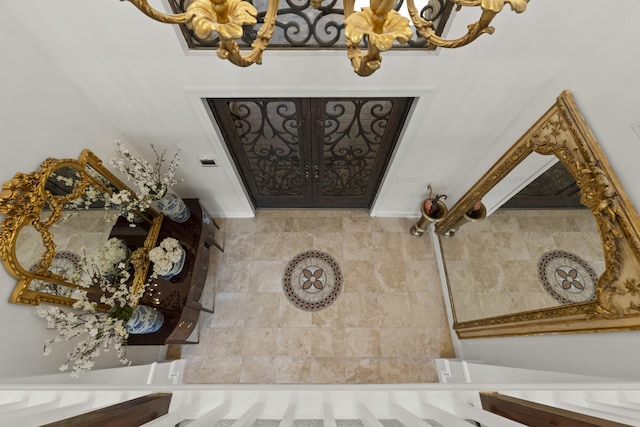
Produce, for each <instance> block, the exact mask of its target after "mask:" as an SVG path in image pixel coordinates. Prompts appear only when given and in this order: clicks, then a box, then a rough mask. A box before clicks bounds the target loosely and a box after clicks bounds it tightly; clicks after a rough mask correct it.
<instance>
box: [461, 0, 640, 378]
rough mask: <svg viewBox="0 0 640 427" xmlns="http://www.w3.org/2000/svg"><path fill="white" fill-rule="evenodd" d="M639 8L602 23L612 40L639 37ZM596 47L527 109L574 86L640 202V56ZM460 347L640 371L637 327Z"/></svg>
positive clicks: (592, 369) (481, 355) (489, 354)
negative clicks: (636, 126) (639, 126)
mask: <svg viewBox="0 0 640 427" xmlns="http://www.w3.org/2000/svg"><path fill="white" fill-rule="evenodd" d="M532 4H533V3H532ZM639 13H640V11H639V10H635V11H634V13H629V14H625V13H622V14H618V16H617V18H616V25H615V26H613V27H608V28H607V30H606V31H604V33H603V34H606V37H605V38H606V39H607V40H609V41H611V40H624V39H625V38H629V37H631V38H633V39H636V40H637V39H638V36H639V34H638V27H637V23H636V20H637V18H638V15H639ZM594 26H596V27H597V25H595V24H594ZM598 47H599V46H598V45H595V46H594V45H591V46H588V45H584V46H581V47H580V48H579V50H577V51H575V52H572V54H571V61H569V63H568V64H567V66H566V67H565V69H564V70H563V72H562V73H561V74H560V75H558V76H557V77H555V78H553V79H552V80H550V81H549V84H548V88H547V90H545V93H541V94H540V97H539V98H536V99H535V100H533V101H532V102H531V106H530V107H529V108H528V109H527V112H528V114H529V115H532V114H533V112H534V111H537V112H538V113H537V114H538V115H541V114H542V113H543V112H544V111H546V109H547V108H548V106H550V102H549V101H551V99H550V98H551V95H552V94H556V93H559V92H560V91H561V90H562V89H565V88H566V89H570V90H571V91H572V92H573V94H574V98H575V100H576V103H577V104H578V107H579V109H580V111H581V112H582V114H583V116H584V117H585V119H586V121H587V123H588V125H589V126H590V128H591V129H592V131H593V132H594V134H595V136H596V138H597V140H598V141H599V143H600V145H601V146H602V149H603V151H604V152H605V154H606V155H607V157H608V158H609V161H610V163H611V165H612V167H613V168H614V170H615V171H616V173H617V174H618V177H619V178H620V180H621V182H622V185H623V186H624V187H625V189H626V191H627V193H628V195H629V196H630V198H631V200H632V202H633V203H634V205H635V207H636V209H638V208H639V207H640V185H638V179H637V177H638V166H637V163H638V160H639V159H640V139H638V136H637V135H636V134H635V133H634V132H633V130H632V128H631V124H632V123H633V122H636V121H637V120H638V119H639V118H640V96H638V95H639V94H640V88H639V86H638V84H639V83H638V70H639V69H640V56H638V55H632V54H626V53H624V50H622V49H614V48H612V47H604V46H600V48H598ZM532 118H533V119H535V117H532ZM531 123H533V122H531ZM513 127H514V126H511V128H510V129H511V130H510V134H512V135H513V138H514V139H513V140H514V141H515V138H517V136H519V135H518V133H519V134H522V133H523V132H524V131H525V130H526V128H527V127H526V126H522V125H520V130H519V131H518V132H516V131H515V130H514V129H513ZM496 159H497V157H496ZM459 348H460V350H461V352H462V354H461V355H459V357H462V358H465V359H467V360H482V361H484V362H486V363H489V364H494V365H504V366H511V367H521V368H531V369H541V370H549V371H560V372H568V373H576V374H583V375H595V376H606V377H615V378H620V379H640V370H639V369H636V368H635V366H636V365H637V360H636V359H637V358H636V355H637V354H638V351H640V332H638V331H632V332H615V333H598V334H576V335H545V336H533V337H512V338H492V339H467V340H461V343H460V347H459Z"/></svg>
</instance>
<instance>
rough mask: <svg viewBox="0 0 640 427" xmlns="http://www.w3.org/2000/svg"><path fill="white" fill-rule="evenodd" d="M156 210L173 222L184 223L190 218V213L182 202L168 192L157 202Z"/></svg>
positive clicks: (178, 197)
mask: <svg viewBox="0 0 640 427" xmlns="http://www.w3.org/2000/svg"><path fill="white" fill-rule="evenodd" d="M158 210H160V212H162V214H163V215H164V216H166V217H168V218H170V219H171V220H173V221H175V222H185V221H186V220H188V219H189V217H190V216H191V211H190V210H189V208H188V207H187V205H186V204H185V203H184V200H182V199H181V198H180V196H178V195H176V194H174V193H172V192H170V191H167V192H166V193H165V195H164V196H162V198H161V199H160V200H158Z"/></svg>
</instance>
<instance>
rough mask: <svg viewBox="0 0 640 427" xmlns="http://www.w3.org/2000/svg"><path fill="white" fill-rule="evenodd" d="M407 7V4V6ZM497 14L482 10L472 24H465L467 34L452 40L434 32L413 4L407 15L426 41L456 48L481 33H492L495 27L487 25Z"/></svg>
mask: <svg viewBox="0 0 640 427" xmlns="http://www.w3.org/2000/svg"><path fill="white" fill-rule="evenodd" d="M409 3H411V4H413V1H412V0H407V5H409ZM408 7H409V6H408ZM496 15H497V12H492V11H489V10H483V11H482V15H481V16H480V19H479V20H478V21H477V22H474V23H473V24H470V25H468V26H467V29H468V30H467V34H465V35H464V36H462V37H460V38H457V39H454V40H444V39H442V38H440V37H438V35H437V34H436V32H435V30H434V29H433V23H432V22H431V21H426V20H425V19H423V18H421V17H420V16H419V15H418V13H417V10H416V9H415V6H414V7H413V10H412V8H411V7H409V16H410V17H411V21H413V25H415V27H416V32H417V33H418V34H419V35H420V36H421V37H424V38H425V39H427V41H428V42H429V43H431V44H433V45H436V46H439V47H445V48H456V47H461V46H465V45H468V44H469V43H471V42H472V41H474V40H475V39H477V38H478V37H480V36H481V35H482V34H485V33H487V34H493V31H494V30H495V28H493V27H491V26H489V24H490V23H491V21H492V20H493V18H494V17H495V16H496Z"/></svg>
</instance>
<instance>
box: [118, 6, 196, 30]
mask: <svg viewBox="0 0 640 427" xmlns="http://www.w3.org/2000/svg"><path fill="white" fill-rule="evenodd" d="M120 1H128V2H129V3H131V4H133V5H134V6H135V7H137V8H138V9H140V11H141V12H142V13H144V14H145V15H147V16H148V17H149V18H151V19H155V20H156V21H159V22H163V23H165V24H186V23H188V22H189V21H191V19H192V18H193V14H192V13H190V12H185V13H179V14H176V15H167V14H164V13H162V12H160V11H158V10H156V9H154V8H152V7H151V6H149V3H148V2H147V0H120Z"/></svg>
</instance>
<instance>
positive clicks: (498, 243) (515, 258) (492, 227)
mask: <svg viewBox="0 0 640 427" xmlns="http://www.w3.org/2000/svg"><path fill="white" fill-rule="evenodd" d="M550 160H551V161H550ZM541 163H546V164H545V166H544V167H543V168H542V169H538V168H539V167H540V166H539V165H540V164H541ZM549 164H552V165H551V166H550V167H549ZM534 170H538V171H537V172H534V173H533V174H532V171H534ZM542 172H544V173H542ZM509 187H510V188H511V190H509ZM509 192H510V193H509ZM579 196H580V194H579V189H578V187H577V185H576V184H575V180H573V177H572V176H571V174H570V173H569V172H568V171H567V170H566V168H565V167H564V166H563V165H562V164H561V163H560V162H556V161H555V159H554V158H550V157H549V156H541V155H539V154H536V153H533V154H532V155H530V156H529V157H528V158H527V159H525V161H523V162H522V163H521V164H520V165H518V166H517V167H516V168H515V169H514V170H513V171H512V172H511V173H510V174H509V175H508V176H507V177H506V178H505V179H504V180H502V182H501V183H499V185H497V186H496V187H494V189H492V190H491V191H490V192H489V193H487V195H486V196H485V197H484V198H483V202H484V203H485V205H486V207H487V210H488V215H487V218H486V219H485V220H483V221H481V222H477V223H469V224H466V225H464V226H462V227H461V228H460V229H459V230H458V231H457V232H456V233H455V236H454V237H452V238H447V237H441V238H440V242H441V245H442V252H443V256H444V261H445V265H446V270H447V276H448V284H449V292H450V294H451V299H452V303H453V308H454V311H455V316H456V321H457V322H465V321H469V320H477V319H483V318H488V317H493V316H502V315H508V314H513V313H520V312H524V311H529V310H539V309H543V308H548V307H554V306H559V305H567V304H574V303H580V302H585V301H590V300H592V299H594V298H595V285H596V283H597V278H598V277H599V276H600V275H601V274H602V273H603V272H604V271H605V263H604V254H603V250H602V244H601V241H600V237H599V233H598V229H597V226H596V222H595V220H594V218H593V215H592V213H591V211H590V210H589V209H586V208H584V207H583V206H582V205H581V204H580V203H579Z"/></svg>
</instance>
